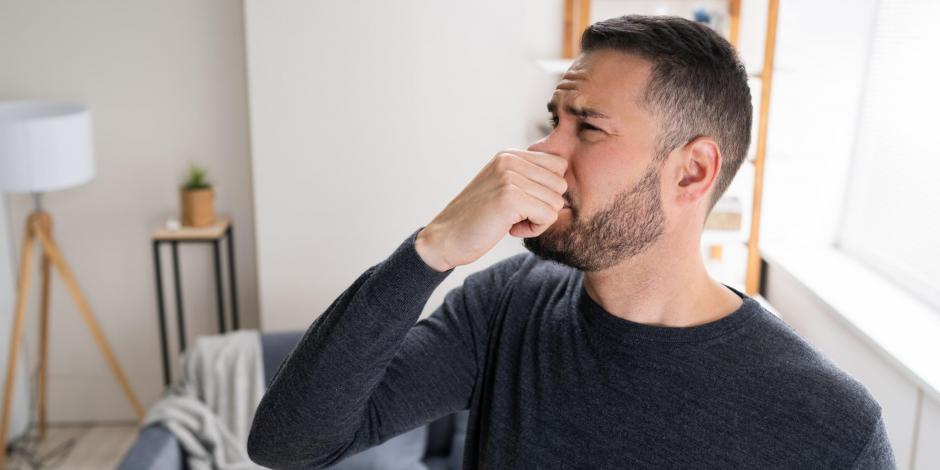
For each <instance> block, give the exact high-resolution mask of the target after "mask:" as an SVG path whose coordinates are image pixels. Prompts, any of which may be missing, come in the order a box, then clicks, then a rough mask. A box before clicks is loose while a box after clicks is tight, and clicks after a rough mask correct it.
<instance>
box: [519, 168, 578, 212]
mask: <svg viewBox="0 0 940 470" xmlns="http://www.w3.org/2000/svg"><path fill="white" fill-rule="evenodd" d="M505 178H506V181H507V182H508V183H509V184H513V185H516V186H518V187H519V188H521V189H522V190H524V191H525V192H526V193H527V194H529V195H530V196H532V197H535V198H537V199H539V200H540V201H542V202H544V203H546V204H548V205H549V206H550V207H551V208H552V209H554V210H555V212H558V211H560V210H561V209H562V207H564V205H565V198H563V197H562V196H561V193H559V192H557V191H555V190H552V189H550V188H547V187H545V186H543V185H542V184H539V183H538V182H536V181H532V180H530V179H529V178H527V177H525V176H523V175H520V174H519V173H516V172H515V171H512V170H508V171H507V172H506V173H505Z"/></svg>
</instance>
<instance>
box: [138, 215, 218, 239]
mask: <svg viewBox="0 0 940 470" xmlns="http://www.w3.org/2000/svg"><path fill="white" fill-rule="evenodd" d="M231 225H232V219H230V218H229V217H227V216H216V218H215V223H214V224H212V225H209V226H206V227H180V229H179V230H170V229H168V228H166V227H160V228H158V229H157V230H155V231H154V232H153V235H152V237H151V238H152V239H153V240H160V241H173V240H177V241H179V240H218V239H220V238H222V237H224V236H225V231H226V230H228V228H229V227H230V226H231Z"/></svg>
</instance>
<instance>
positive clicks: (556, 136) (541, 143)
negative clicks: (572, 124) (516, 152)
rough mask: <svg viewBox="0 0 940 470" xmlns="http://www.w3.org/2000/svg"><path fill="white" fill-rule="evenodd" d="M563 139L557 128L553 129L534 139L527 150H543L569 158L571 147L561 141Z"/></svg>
mask: <svg viewBox="0 0 940 470" xmlns="http://www.w3.org/2000/svg"><path fill="white" fill-rule="evenodd" d="M563 140H564V139H563V138H562V135H561V133H560V132H558V129H553V130H552V132H551V133H550V134H548V135H546V136H545V137H542V138H541V139H539V140H537V141H535V142H534V143H532V145H530V146H529V148H528V150H530V151H532V152H544V153H550V154H552V155H558V156H560V157H564V158H566V159H568V160H569V162H570V157H571V150H572V149H571V148H569V147H570V146H567V145H565V143H564V142H562V141H563Z"/></svg>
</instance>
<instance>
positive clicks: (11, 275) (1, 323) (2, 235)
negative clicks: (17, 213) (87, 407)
mask: <svg viewBox="0 0 940 470" xmlns="http://www.w3.org/2000/svg"><path fill="white" fill-rule="evenodd" d="M13 240H14V238H13V234H12V233H11V232H10V217H9V209H8V208H7V204H6V201H4V200H0V380H4V381H5V380H6V373H7V370H6V365H7V359H8V357H9V353H10V347H9V344H10V343H9V338H10V332H11V330H12V329H13V316H14V315H13V311H14V309H15V308H16V307H15V306H14V305H15V303H16V301H15V297H16V274H15V273H16V270H15V268H14V266H15V265H16V261H15V259H14V256H13V255H14V253H13ZM26 377H27V371H26V357H25V355H24V354H23V353H22V352H21V354H20V356H19V360H17V361H16V375H15V376H14V378H13V380H14V382H13V403H12V405H11V408H10V428H9V429H8V430H7V441H9V440H10V439H12V438H14V437H16V436H18V435H20V434H21V433H22V432H23V431H24V430H25V429H26V425H27V424H28V422H29V419H28V417H29V405H30V400H29V396H28V393H29V388H28V387H27V384H28V382H27V379H26ZM2 387H3V386H2V385H0V407H2V406H3V399H4V396H3V393H4V389H3V388H2ZM0 413H2V408H0ZM5 444H6V443H5V442H0V446H3V445H5Z"/></svg>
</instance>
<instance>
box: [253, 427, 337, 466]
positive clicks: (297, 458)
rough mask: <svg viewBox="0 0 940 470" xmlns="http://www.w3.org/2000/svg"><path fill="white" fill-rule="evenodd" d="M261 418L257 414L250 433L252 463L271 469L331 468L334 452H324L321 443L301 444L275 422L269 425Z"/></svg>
mask: <svg viewBox="0 0 940 470" xmlns="http://www.w3.org/2000/svg"><path fill="white" fill-rule="evenodd" d="M258 418H259V417H258V416H256V417H255V419H254V421H253V422H252V424H251V430H250V431H249V432H248V443H247V451H248V458H249V459H251V461H252V462H254V463H256V464H258V465H260V466H262V467H266V468H271V469H292V468H302V469H305V470H319V469H325V468H328V467H329V465H330V464H331V463H332V462H334V461H335V459H334V458H332V457H333V455H331V454H330V453H325V452H323V449H322V448H321V447H320V446H317V445H315V444H307V445H305V446H301V443H299V442H296V441H293V440H291V437H289V436H288V435H284V434H283V433H281V432H278V429H279V427H278V426H277V424H276V423H275V424H273V425H272V426H268V423H266V422H265V421H264V419H258ZM317 456H319V458H318V457H317ZM324 456H325V457H327V458H323V457H324Z"/></svg>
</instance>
